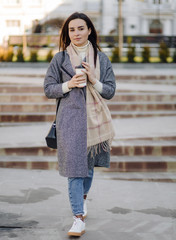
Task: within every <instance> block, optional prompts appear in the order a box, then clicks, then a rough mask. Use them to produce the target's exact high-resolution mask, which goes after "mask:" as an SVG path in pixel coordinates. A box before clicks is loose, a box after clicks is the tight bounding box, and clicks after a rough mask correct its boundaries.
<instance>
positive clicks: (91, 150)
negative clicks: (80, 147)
mask: <svg viewBox="0 0 176 240" xmlns="http://www.w3.org/2000/svg"><path fill="white" fill-rule="evenodd" d="M111 144H112V139H109V140H106V141H104V142H101V143H98V144H96V145H94V146H90V147H88V148H87V155H88V154H90V157H91V158H94V157H95V156H96V155H98V154H100V153H101V152H102V150H103V151H104V152H109V151H110V150H111Z"/></svg>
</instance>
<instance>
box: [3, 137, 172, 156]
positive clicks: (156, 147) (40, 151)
mask: <svg viewBox="0 0 176 240" xmlns="http://www.w3.org/2000/svg"><path fill="white" fill-rule="evenodd" d="M111 154H112V155H113V156H168V155H170V156H174V155H176V141H174V140H172V141H164V140H163V141H154V140H153V141H150V140H133V141H132V140H129V141H128V140H126V141H117V140H116V142H113V144H112V150H111ZM6 155H12V156H13V155H19V156H20V155H26V156H28V155H29V156H32V155H37V156H53V155H56V150H53V149H50V148H48V147H47V146H46V145H45V146H35V147H34V146H29V147H25V146H23V147H15V146H13V147H4V148H3V147H2V148H0V156H6Z"/></svg>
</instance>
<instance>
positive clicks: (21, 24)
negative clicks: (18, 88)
mask: <svg viewBox="0 0 176 240" xmlns="http://www.w3.org/2000/svg"><path fill="white" fill-rule="evenodd" d="M74 11H79V12H84V13H86V14H87V15H88V16H89V17H90V18H91V19H92V21H93V22H94V25H95V27H96V29H97V31H98V34H99V42H100V46H101V48H102V50H103V51H105V53H106V54H107V55H108V56H109V58H110V60H112V62H168V63H170V62H176V52H175V49H176V1H175V0H82V1H79V0H74V1H73V0H50V1H48V0H31V1H27V0H1V1H0V16H1V17H0V29H1V35H0V46H1V48H0V61H50V60H51V58H52V56H53V54H54V53H56V52H57V51H58V39H59V38H58V36H59V32H60V28H61V26H62V24H63V22H64V20H65V19H66V18H67V17H68V16H69V15H70V14H71V13H73V12H74Z"/></svg>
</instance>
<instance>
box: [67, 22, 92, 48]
mask: <svg viewBox="0 0 176 240" xmlns="http://www.w3.org/2000/svg"><path fill="white" fill-rule="evenodd" d="M90 33H91V29H88V27H87V24H86V22H85V21H84V20H82V19H80V18H77V19H74V20H71V21H70V22H69V25H68V34H69V38H70V41H71V42H72V43H73V44H74V45H76V46H78V47H81V46H84V45H86V44H87V40H88V37H89V34H90Z"/></svg>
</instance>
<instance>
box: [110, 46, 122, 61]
mask: <svg viewBox="0 0 176 240" xmlns="http://www.w3.org/2000/svg"><path fill="white" fill-rule="evenodd" d="M111 61H112V63H116V62H120V57H119V48H118V47H115V48H114V50H113V51H112V58H111Z"/></svg>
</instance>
